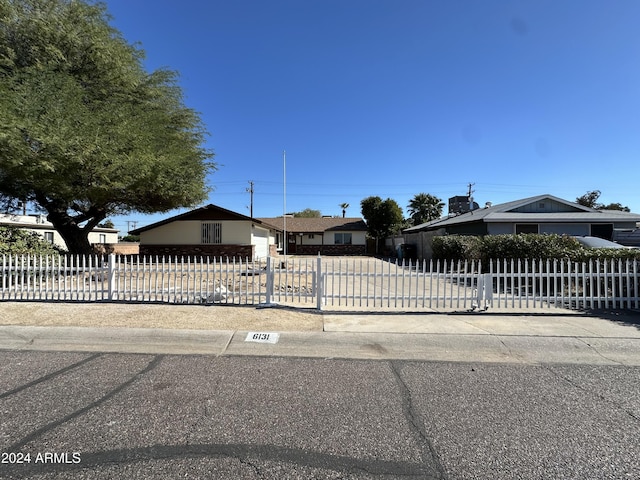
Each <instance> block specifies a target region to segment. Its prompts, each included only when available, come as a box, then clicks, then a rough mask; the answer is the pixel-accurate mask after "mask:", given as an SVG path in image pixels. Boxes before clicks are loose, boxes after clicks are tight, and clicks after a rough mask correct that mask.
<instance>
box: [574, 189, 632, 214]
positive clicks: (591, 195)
mask: <svg viewBox="0 0 640 480" xmlns="http://www.w3.org/2000/svg"><path fill="white" fill-rule="evenodd" d="M600 194H601V192H600V190H592V191H589V192H587V193H585V194H584V195H582V196H580V197H578V198H576V203H578V204H580V205H584V206H585V207H590V208H595V209H596V210H620V211H623V212H630V211H631V210H630V209H629V207H626V206H623V205H622V204H621V203H619V202H616V203H609V204H608V205H605V204H604V203H599V202H598V199H599V198H600Z"/></svg>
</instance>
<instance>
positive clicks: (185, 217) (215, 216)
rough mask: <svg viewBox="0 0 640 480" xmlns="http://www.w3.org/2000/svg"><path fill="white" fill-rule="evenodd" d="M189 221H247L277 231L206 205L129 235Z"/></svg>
mask: <svg viewBox="0 0 640 480" xmlns="http://www.w3.org/2000/svg"><path fill="white" fill-rule="evenodd" d="M189 220H196V221H197V220H200V221H213V220H227V221H229V220H231V221H247V222H253V223H257V224H263V225H264V226H266V227H268V228H272V229H274V230H277V227H274V226H273V225H270V224H267V223H265V222H262V221H261V220H259V219H257V218H251V217H247V216H246V215H242V214H240V213H236V212H233V211H231V210H227V209H226V208H222V207H219V206H217V205H212V204H210V205H206V206H204V207H201V208H196V209H195V210H191V211H189V212H186V213H181V214H180V215H175V216H173V217H169V218H166V219H164V220H161V221H159V222H156V223H152V224H151V225H147V226H144V227H141V228H138V229H136V230H131V232H130V233H131V234H133V235H139V234H140V233H141V232H146V231H148V230H153V229H154V228H158V227H160V226H162V225H167V224H168V223H173V222H181V221H189Z"/></svg>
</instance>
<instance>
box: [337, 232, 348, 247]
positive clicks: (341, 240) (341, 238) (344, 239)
mask: <svg viewBox="0 0 640 480" xmlns="http://www.w3.org/2000/svg"><path fill="white" fill-rule="evenodd" d="M334 235H335V236H334V237H333V243H335V244H336V245H351V234H350V233H336V234H334Z"/></svg>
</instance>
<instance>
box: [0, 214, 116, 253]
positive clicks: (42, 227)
mask: <svg viewBox="0 0 640 480" xmlns="http://www.w3.org/2000/svg"><path fill="white" fill-rule="evenodd" d="M0 227H14V228H20V229H21V230H26V231H28V232H33V233H37V234H38V235H40V236H41V237H43V238H44V239H45V240H47V241H49V242H51V243H53V244H54V245H56V246H58V247H61V248H64V249H65V250H66V249H67V244H66V243H65V241H64V239H63V238H62V235H60V234H59V233H58V231H57V230H56V229H55V227H54V226H53V224H52V223H51V222H49V221H47V218H46V216H45V215H14V214H11V213H0ZM89 243H90V244H91V245H94V246H99V245H113V244H117V243H118V230H116V229H115V228H104V227H96V228H94V229H93V230H92V231H91V232H89Z"/></svg>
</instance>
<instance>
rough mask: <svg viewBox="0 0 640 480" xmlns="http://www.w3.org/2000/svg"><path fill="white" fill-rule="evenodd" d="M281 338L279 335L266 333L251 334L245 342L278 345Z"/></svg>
mask: <svg viewBox="0 0 640 480" xmlns="http://www.w3.org/2000/svg"><path fill="white" fill-rule="evenodd" d="M279 338H280V334H279V333H266V332H249V333H248V334H247V338H245V339H244V341H245V342H258V343H278V339H279Z"/></svg>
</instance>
